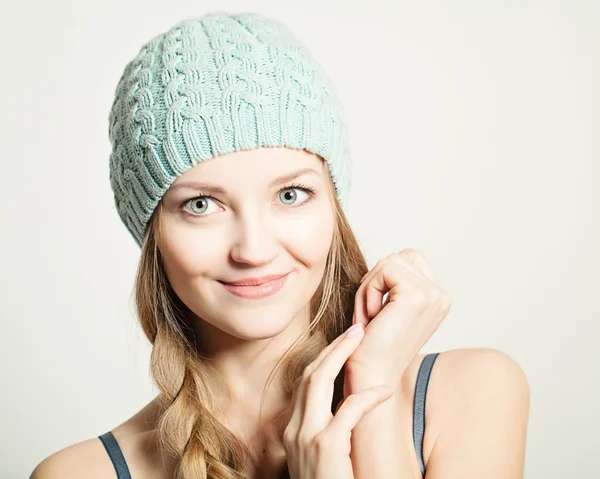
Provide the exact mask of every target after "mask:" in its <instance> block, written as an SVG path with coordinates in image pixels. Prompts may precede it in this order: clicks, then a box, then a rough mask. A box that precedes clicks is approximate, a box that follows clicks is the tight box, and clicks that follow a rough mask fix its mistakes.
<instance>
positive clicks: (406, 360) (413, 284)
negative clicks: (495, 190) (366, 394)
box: [344, 248, 452, 397]
mask: <svg viewBox="0 0 600 479" xmlns="http://www.w3.org/2000/svg"><path fill="white" fill-rule="evenodd" d="M386 293H389V296H388V298H387V299H386V302H385V303H384V304H382V301H383V296H384V295H385V294H386ZM451 303H452V298H451V296H450V294H448V293H447V292H446V291H444V290H443V289H442V288H441V287H440V285H439V284H438V283H437V281H436V279H435V277H434V275H433V273H432V272H431V269H430V268H429V265H428V264H427V261H426V260H425V258H424V257H423V255H421V254H420V253H419V252H417V251H414V250H412V249H409V248H407V249H404V250H402V251H401V252H400V253H393V254H390V255H389V256H388V257H386V258H384V259H382V260H380V261H379V262H378V263H377V264H376V265H375V266H374V267H373V269H371V270H370V271H369V272H367V274H365V276H364V277H363V279H362V280H361V285H360V287H359V288H358V291H357V292H356V297H355V306H354V319H353V324H354V323H362V324H363V326H364V327H365V333H364V337H363V340H362V342H361V344H360V345H359V346H358V348H356V350H355V351H354V352H353V353H352V355H351V356H350V357H349V358H348V360H347V361H346V364H345V379H344V397H347V396H348V395H349V394H350V393H352V392H356V391H357V390H362V389H364V388H367V387H371V386H376V385H379V384H383V383H392V384H395V385H396V386H399V382H400V378H401V376H402V374H403V372H404V371H405V369H406V368H407V367H408V365H409V364H410V362H411V361H412V359H413V358H414V357H415V356H416V355H417V354H418V352H419V351H420V350H421V348H422V347H423V345H424V344H425V343H426V342H427V341H428V340H429V338H430V337H431V336H432V335H433V333H434V332H435V331H436V330H437V328H438V327H439V325H440V324H441V322H442V321H443V320H444V318H445V317H446V315H447V314H448V311H449V310H450V306H451Z"/></svg>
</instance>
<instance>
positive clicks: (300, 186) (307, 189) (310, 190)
mask: <svg viewBox="0 0 600 479" xmlns="http://www.w3.org/2000/svg"><path fill="white" fill-rule="evenodd" d="M294 188H298V189H300V190H304V192H305V193H308V194H309V196H310V197H311V198H312V196H313V195H314V193H315V190H314V189H313V188H311V187H310V186H307V185H304V184H302V183H292V184H291V185H287V186H284V187H283V188H281V189H280V190H279V191H278V193H281V192H282V191H283V190H291V189H294ZM201 198H214V196H213V195H211V194H210V193H206V194H204V193H202V192H201V193H200V194H198V195H197V196H194V197H193V198H188V199H186V200H184V201H183V203H181V205H180V207H181V208H183V207H184V206H185V205H186V204H187V203H189V202H190V201H193V200H199V199H201ZM309 201H310V198H309V199H307V200H305V201H303V202H302V203H299V204H297V205H292V206H291V208H299V207H300V206H304V205H305V204H306V203H308V202H309ZM184 212H185V213H186V214H188V215H190V216H193V217H196V218H197V217H200V216H202V215H194V214H192V213H188V212H187V211H185V209H184Z"/></svg>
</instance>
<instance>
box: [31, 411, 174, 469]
mask: <svg viewBox="0 0 600 479" xmlns="http://www.w3.org/2000/svg"><path fill="white" fill-rule="evenodd" d="M157 411H158V407H157V401H156V400H154V401H152V402H150V403H149V404H148V405H146V406H145V407H144V408H143V409H141V410H140V411H138V412H137V413H136V414H135V415H134V416H132V417H131V418H129V419H128V420H126V421H125V422H123V423H122V424H120V425H118V426H116V427H115V428H114V429H112V430H111V432H112V433H113V436H114V438H115V440H116V441H117V444H118V446H119V449H120V450H121V452H122V454H123V457H124V459H125V462H126V463H127V467H128V469H129V472H130V474H131V476H132V477H144V478H146V479H163V478H165V477H169V474H170V472H169V470H168V469H166V468H167V467H168V465H169V461H168V460H165V458H164V457H162V456H161V455H160V454H159V452H158V451H159V447H158V439H157V435H156V434H155V422H156V415H157ZM82 477H85V478H87V479H115V478H116V477H117V475H116V471H115V468H114V466H113V463H112V461H111V459H110V457H109V455H108V453H107V451H106V449H105V447H104V444H102V441H101V440H100V438H99V437H94V438H91V439H87V440H85V441H81V442H78V443H76V444H73V445H71V446H68V447H65V448H64V449H61V450H59V451H58V452H55V453H54V454H52V455H50V456H48V457H46V458H45V459H44V460H43V461H42V462H40V463H39V464H38V465H37V466H36V467H35V469H34V470H33V472H32V473H31V476H30V478H29V479H72V478H73V479H75V478H77V479H80V478H82Z"/></svg>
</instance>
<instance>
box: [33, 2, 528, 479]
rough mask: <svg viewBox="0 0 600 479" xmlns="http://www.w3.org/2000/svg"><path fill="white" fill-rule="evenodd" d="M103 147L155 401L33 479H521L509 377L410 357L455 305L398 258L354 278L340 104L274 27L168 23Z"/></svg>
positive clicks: (121, 96)
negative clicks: (128, 251)
mask: <svg viewBox="0 0 600 479" xmlns="http://www.w3.org/2000/svg"><path fill="white" fill-rule="evenodd" d="M109 133H110V139H111V143H112V146H113V150H112V154H111V157H110V180H111V185H112V188H113V191H114V195H115V202H116V206H117V211H118V213H119V215H120V218H121V219H122V221H123V223H124V224H125V226H126V227H127V229H128V231H129V232H130V233H131V235H132V236H133V238H134V239H135V241H136V243H137V244H138V245H139V246H140V247H141V259H140V264H139V270H138V276H137V281H136V285H135V287H136V304H137V312H138V316H139V320H140V323H141V326H142V328H143V330H144V332H145V334H146V336H147V337H148V339H149V341H150V342H151V343H152V345H153V349H152V355H151V370H152V374H153V377H154V379H155V381H156V384H157V385H158V387H159V389H160V394H159V395H158V396H157V397H156V398H155V399H154V400H153V401H151V402H150V403H149V404H148V405H147V406H146V407H144V408H143V409H142V410H141V411H139V412H138V413H137V414H135V415H134V416H132V417H131V418H130V419H128V420H127V421H125V422H124V423H122V424H120V425H118V426H116V427H114V428H112V429H110V430H107V431H106V432H105V433H103V434H100V435H99V436H98V437H94V438H91V439H88V440H86V441H83V442H81V443H78V444H74V445H72V446H69V447H67V448H65V449H63V450H61V451H58V452H56V453H54V454H53V455H51V456H49V457H48V458H46V459H45V460H44V461H42V462H41V463H40V464H39V465H38V467H36V468H35V470H34V472H33V473H32V476H31V477H32V478H33V479H52V478H62V479H68V478H81V477H86V478H102V479H104V478H106V479H110V478H115V477H116V478H120V479H125V478H133V479H142V478H143V479H150V478H179V479H199V478H219V479H221V478H223V479H224V478H261V479H266V478H279V477H291V478H294V479H305V478H311V479H315V478H316V479H325V478H327V479H329V478H339V479H347V478H369V479H373V478H377V479H383V478H390V479H391V478H394V479H397V478H402V479H416V478H422V477H425V478H427V479H442V478H443V479H452V478H460V479H466V478H477V479H480V478H482V477H485V478H486V479H500V478H502V479H516V478H522V476H523V469H524V454H525V439H526V429H527V419H528V408H529V389H528V384H527V379H526V377H525V375H524V373H523V371H522V369H521V368H520V367H519V366H518V365H517V364H516V363H515V362H514V361H513V360H512V359H511V358H510V357H508V356H507V355H505V354H504V353H502V352H499V351H497V350H493V349H483V348H482V349H463V350H451V351H445V352H443V353H436V354H429V355H423V354H419V351H420V350H421V348H422V346H423V345H424V344H425V343H426V342H427V341H428V339H429V338H430V337H431V335H432V334H433V333H434V332H435V331H436V329H437V328H438V326H439V325H440V323H441V322H442V321H443V320H444V318H445V317H446V315H447V314H448V311H449V308H450V304H451V299H450V295H449V294H448V293H447V292H446V291H445V290H444V289H442V287H441V286H440V285H439V284H438V282H437V281H436V278H435V276H434V274H433V273H432V271H431V268H430V267H429V265H428V263H427V261H426V260H425V258H424V257H423V255H422V254H420V253H419V252H417V251H415V250H412V249H409V248H405V249H402V250H401V251H398V252H391V254H389V255H388V256H386V257H385V258H382V259H381V260H380V261H379V262H377V264H376V265H375V266H374V267H373V268H372V269H371V270H368V268H367V265H366V261H365V258H364V255H363V253H362V251H361V249H360V247H359V244H358V241H357V239H356V237H355V236H354V234H353V232H352V230H351V228H350V226H349V224H348V221H347V219H346V216H345V214H344V211H343V205H344V204H345V200H346V197H347V195H348V192H349V188H350V173H351V161H350V157H349V152H348V147H347V131H346V122H345V120H344V116H343V114H342V108H341V105H340V103H339V101H338V98H337V95H336V93H335V90H334V87H333V85H332V83H331V82H330V80H329V79H328V77H327V76H326V74H325V73H324V72H323V71H322V70H321V68H320V67H319V65H318V63H317V62H316V61H315V60H314V59H313V58H312V57H311V56H310V54H309V53H308V51H307V50H306V48H305V47H304V46H303V45H302V44H301V43H300V42H299V41H298V40H296V39H295V38H294V37H293V35H292V33H291V32H290V31H289V30H288V29H287V28H286V27H285V26H283V25H282V24H281V23H279V22H277V21H274V20H271V19H268V18H265V17H264V16H262V15H258V14H240V15H229V14H226V13H212V14H208V15H205V16H203V17H200V18H195V19H187V20H185V21H182V22H180V23H178V24H177V25H175V26H173V27H172V28H171V29H170V30H169V31H168V32H166V33H163V34H161V35H159V36H157V37H155V38H154V39H152V40H151V41H149V42H148V43H146V44H145V45H144V46H143V47H142V48H141V50H140V52H139V54H138V55H137V56H136V58H135V59H133V60H132V61H131V62H130V63H129V64H128V65H127V67H126V68H125V71H124V73H123V75H122V77H121V79H120V81H119V84H118V86H117V89H116V97H115V101H114V103H113V105H112V110H111V113H110V125H109ZM351 326H352V327H351ZM434 366H435V367H434ZM425 425H426V426H427V427H425Z"/></svg>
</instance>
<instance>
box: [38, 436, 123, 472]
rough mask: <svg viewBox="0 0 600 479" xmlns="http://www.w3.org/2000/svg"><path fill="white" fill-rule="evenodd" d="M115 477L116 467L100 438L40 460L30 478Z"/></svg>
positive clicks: (78, 444) (67, 448)
mask: <svg viewBox="0 0 600 479" xmlns="http://www.w3.org/2000/svg"><path fill="white" fill-rule="evenodd" d="M81 477H86V478H89V479H114V478H115V477H116V475H115V469H114V467H113V465H112V462H111V461H110V458H109V457H108V455H107V453H106V450H105V449H104V446H103V445H102V443H101V442H100V439H98V438H95V439H87V440H85V441H81V442H78V443H76V444H72V445H70V446H68V447H65V448H64V449H61V450H59V451H57V452H55V453H53V454H51V455H50V456H48V457H46V458H45V459H44V460H43V461H42V462H40V463H39V464H38V465H37V466H36V467H35V469H34V470H33V472H32V473H31V476H30V478H29V479H75V478H81Z"/></svg>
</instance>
